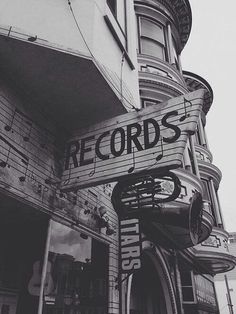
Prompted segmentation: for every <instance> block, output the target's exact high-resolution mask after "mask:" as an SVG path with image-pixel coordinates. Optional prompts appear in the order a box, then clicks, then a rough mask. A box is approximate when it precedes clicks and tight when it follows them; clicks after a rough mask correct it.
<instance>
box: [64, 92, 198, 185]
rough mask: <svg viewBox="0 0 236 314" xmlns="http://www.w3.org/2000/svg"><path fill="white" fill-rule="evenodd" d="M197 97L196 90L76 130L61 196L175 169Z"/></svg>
mask: <svg viewBox="0 0 236 314" xmlns="http://www.w3.org/2000/svg"><path fill="white" fill-rule="evenodd" d="M203 96H204V90H203V89H201V90H198V91H195V92H192V93H189V94H186V95H183V96H180V97H177V98H174V99H171V100H169V101H167V102H164V103H162V104H158V105H153V106H150V107H147V108H145V109H141V110H140V111H138V112H130V113H127V114H124V115H120V116H117V117H115V118H113V119H109V120H106V121H103V122H102V123H99V124H96V125H93V126H91V127H89V128H87V129H82V130H80V131H79V133H76V134H74V135H73V137H72V138H71V140H70V141H69V142H68V144H67V148H66V152H65V159H64V173H63V176H62V186H61V188H62V190H63V189H65V190H66V189H71V188H75V187H77V188H82V187H86V186H91V185H96V184H101V183H105V182H109V181H117V179H119V178H121V177H125V176H128V175H130V174H137V173H139V172H141V171H142V172H144V173H148V172H151V171H152V170H153V169H155V168H164V167H165V168H168V169H173V168H177V167H179V166H180V165H181V161H182V156H183V151H184V148H185V146H186V141H187V134H188V132H191V133H193V132H194V131H195V129H196V124H197V120H198V118H199V114H200V111H201V106H202V103H203Z"/></svg>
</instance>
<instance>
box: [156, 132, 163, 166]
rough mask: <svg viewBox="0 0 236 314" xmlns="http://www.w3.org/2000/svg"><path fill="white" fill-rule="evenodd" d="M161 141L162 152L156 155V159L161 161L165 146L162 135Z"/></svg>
mask: <svg viewBox="0 0 236 314" xmlns="http://www.w3.org/2000/svg"><path fill="white" fill-rule="evenodd" d="M160 142H161V145H160V146H161V153H160V154H159V155H158V156H157V157H156V161H159V160H161V159H162V158H163V155H164V148H163V138H162V136H161V137H160Z"/></svg>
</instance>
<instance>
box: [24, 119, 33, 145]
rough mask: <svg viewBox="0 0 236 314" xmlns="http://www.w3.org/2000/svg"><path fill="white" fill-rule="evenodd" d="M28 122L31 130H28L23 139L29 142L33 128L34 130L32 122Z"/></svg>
mask: <svg viewBox="0 0 236 314" xmlns="http://www.w3.org/2000/svg"><path fill="white" fill-rule="evenodd" d="M26 123H27V124H28V125H29V130H28V132H27V134H26V135H24V136H23V140H24V141H25V142H28V141H29V139H30V134H31V130H32V123H31V122H29V121H26Z"/></svg>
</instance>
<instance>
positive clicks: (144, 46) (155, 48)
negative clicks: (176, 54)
mask: <svg viewBox="0 0 236 314" xmlns="http://www.w3.org/2000/svg"><path fill="white" fill-rule="evenodd" d="M141 52H142V53H143V54H147V55H150V56H153V57H157V58H160V59H162V60H164V59H165V57H164V56H165V55H164V48H163V47H161V46H160V45H159V44H158V43H157V42H154V41H152V40H150V39H146V38H142V39H141Z"/></svg>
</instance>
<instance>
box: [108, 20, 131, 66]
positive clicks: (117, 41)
mask: <svg viewBox="0 0 236 314" xmlns="http://www.w3.org/2000/svg"><path fill="white" fill-rule="evenodd" d="M104 20H105V22H106V24H107V26H108V28H109V30H110V31H111V33H112V35H113V37H114V39H115V41H116V43H117V45H118V46H119V48H120V50H121V52H122V53H124V56H125V59H126V61H127V63H128V64H129V66H130V68H131V70H134V69H135V67H134V65H133V62H132V61H131V59H130V57H129V55H128V52H127V51H126V49H125V47H124V45H123V44H122V42H121V40H120V38H119V36H118V35H117V33H116V30H115V28H114V27H113V25H112V23H111V21H110V19H109V17H108V16H107V15H104Z"/></svg>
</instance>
